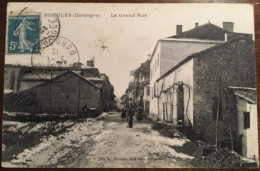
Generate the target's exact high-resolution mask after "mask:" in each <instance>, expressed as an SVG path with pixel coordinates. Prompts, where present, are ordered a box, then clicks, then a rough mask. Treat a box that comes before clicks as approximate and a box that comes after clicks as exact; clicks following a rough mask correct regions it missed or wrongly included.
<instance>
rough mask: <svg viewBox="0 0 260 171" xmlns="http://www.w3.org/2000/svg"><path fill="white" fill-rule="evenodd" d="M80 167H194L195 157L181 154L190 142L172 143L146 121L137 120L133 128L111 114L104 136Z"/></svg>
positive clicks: (98, 136)
mask: <svg viewBox="0 0 260 171" xmlns="http://www.w3.org/2000/svg"><path fill="white" fill-rule="evenodd" d="M93 140H94V142H95V143H93V146H92V148H91V149H90V150H89V152H88V155H86V157H85V159H82V160H81V162H80V165H79V166H80V167H141V168H143V167H171V168H173V167H175V168H176V167H191V166H190V165H189V160H190V159H191V158H192V157H191V156H187V155H185V154H181V153H177V152H176V151H175V150H174V149H173V148H171V147H170V146H174V145H176V146H180V145H182V144H184V143H185V142H186V141H187V140H186V139H170V138H166V137H163V136H161V135H160V134H159V133H158V132H155V131H153V130H152V129H151V125H150V124H149V123H147V122H145V121H143V122H137V121H136V120H134V126H133V128H129V127H128V126H127V122H122V121H121V118H120V114H119V113H110V115H109V120H107V122H106V124H105V125H104V129H103V130H102V132H101V133H100V134H99V135H97V136H96V137H95V138H94V139H93Z"/></svg>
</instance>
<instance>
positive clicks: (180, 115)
mask: <svg viewBox="0 0 260 171" xmlns="http://www.w3.org/2000/svg"><path fill="white" fill-rule="evenodd" d="M177 124H180V125H183V124H184V91H183V85H179V87H178V91H177Z"/></svg>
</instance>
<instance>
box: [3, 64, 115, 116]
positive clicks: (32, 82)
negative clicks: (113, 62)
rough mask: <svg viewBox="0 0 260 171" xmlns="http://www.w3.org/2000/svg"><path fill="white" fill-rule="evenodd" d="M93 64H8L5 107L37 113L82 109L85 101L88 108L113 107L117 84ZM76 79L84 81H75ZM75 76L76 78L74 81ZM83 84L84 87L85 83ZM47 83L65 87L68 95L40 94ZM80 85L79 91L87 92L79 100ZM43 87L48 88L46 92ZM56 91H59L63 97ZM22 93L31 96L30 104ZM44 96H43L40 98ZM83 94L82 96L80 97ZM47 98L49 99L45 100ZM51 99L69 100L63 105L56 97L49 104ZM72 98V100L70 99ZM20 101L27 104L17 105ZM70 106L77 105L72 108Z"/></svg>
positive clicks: (47, 85)
mask: <svg viewBox="0 0 260 171" xmlns="http://www.w3.org/2000/svg"><path fill="white" fill-rule="evenodd" d="M90 64H91V66H86V67H83V66H82V64H81V63H80V65H75V66H77V67H75V66H68V67H65V66H63V67H59V66H51V67H48V66H40V67H37V70H36V69H35V68H33V67H31V66H20V65H8V64H6V65H5V75H4V77H5V81H4V89H5V99H4V109H5V110H9V111H10V110H13V111H14V110H15V111H27V112H37V113H39V112H48V111H50V110H54V109H55V112H59V113H62V112H81V109H80V108H81V105H82V104H83V105H84V104H86V105H87V107H88V108H95V109H97V110H100V111H108V110H111V109H112V108H113V104H114V97H115V95H114V87H113V86H112V84H111V83H110V81H109V79H108V76H106V75H105V74H100V73H99V70H98V69H97V68H95V67H94V66H93V63H90ZM79 66H80V67H79ZM77 79H80V80H81V81H75V80H77ZM73 80H74V81H75V82H73ZM82 80H83V82H82ZM57 81H58V82H57ZM77 82H79V84H81V82H82V85H80V86H78V85H77ZM83 85H84V87H82V86H83ZM48 87H52V88H51V90H52V91H55V88H58V87H62V90H63V93H67V95H66V98H65V99H64V97H63V96H62V94H55V93H53V92H51V95H50V94H49V98H48V97H47V96H48V93H47V92H46V93H45V94H40V92H41V91H38V90H40V89H42V88H48ZM78 87H82V88H79V90H78V91H79V92H80V94H82V93H83V94H84V96H82V95H80V97H78V98H79V100H76V97H75V96H77V94H79V93H78V92H77V89H78ZM81 89H82V90H81ZM44 91H45V89H44V90H43V92H44ZM58 92H59V91H58ZM60 93H61V92H60ZM56 95H60V97H59V96H56ZM23 96H25V97H28V98H29V99H31V100H30V102H29V101H27V102H28V105H25V104H26V103H27V102H26V101H24V100H23V98H22V97H23ZM41 96H42V98H40V97H41ZM81 96H82V97H83V99H81V100H80V98H81ZM17 97H19V101H16V98H17ZM35 98H36V99H35ZM87 98H88V100H87ZM44 99H45V100H46V101H44ZM50 99H55V100H58V99H62V102H66V105H65V104H63V103H62V105H63V106H61V105H60V104H59V103H58V102H57V103H56V102H55V100H53V104H51V103H52V102H49V106H50V107H47V106H46V104H45V102H46V103H47V101H48V100H50ZM69 99H73V100H72V101H70V100H69ZM89 100H90V101H89ZM33 101H35V102H33ZM20 102H21V104H24V105H22V106H21V105H18V103H20ZM67 103H68V104H67ZM17 105H18V106H17ZM30 105H31V106H30ZM35 105H37V107H35ZM11 106H12V107H11ZM67 106H68V107H67ZM71 106H74V107H73V108H72V107H71ZM76 106H78V107H76ZM76 108H77V110H76ZM67 109H68V110H67Z"/></svg>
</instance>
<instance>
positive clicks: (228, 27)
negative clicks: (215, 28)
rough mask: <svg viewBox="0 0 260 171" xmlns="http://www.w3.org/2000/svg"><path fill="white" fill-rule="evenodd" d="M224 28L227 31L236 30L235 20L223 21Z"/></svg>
mask: <svg viewBox="0 0 260 171" xmlns="http://www.w3.org/2000/svg"><path fill="white" fill-rule="evenodd" d="M223 30H224V31H227V32H234V23H233V22H223Z"/></svg>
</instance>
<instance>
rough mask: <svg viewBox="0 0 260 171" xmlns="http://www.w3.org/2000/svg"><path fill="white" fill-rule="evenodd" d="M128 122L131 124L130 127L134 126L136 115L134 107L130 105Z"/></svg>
mask: <svg viewBox="0 0 260 171" xmlns="http://www.w3.org/2000/svg"><path fill="white" fill-rule="evenodd" d="M128 117H129V119H128V124H129V128H132V127H133V117H134V109H133V107H132V106H130V108H129V112H128Z"/></svg>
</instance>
